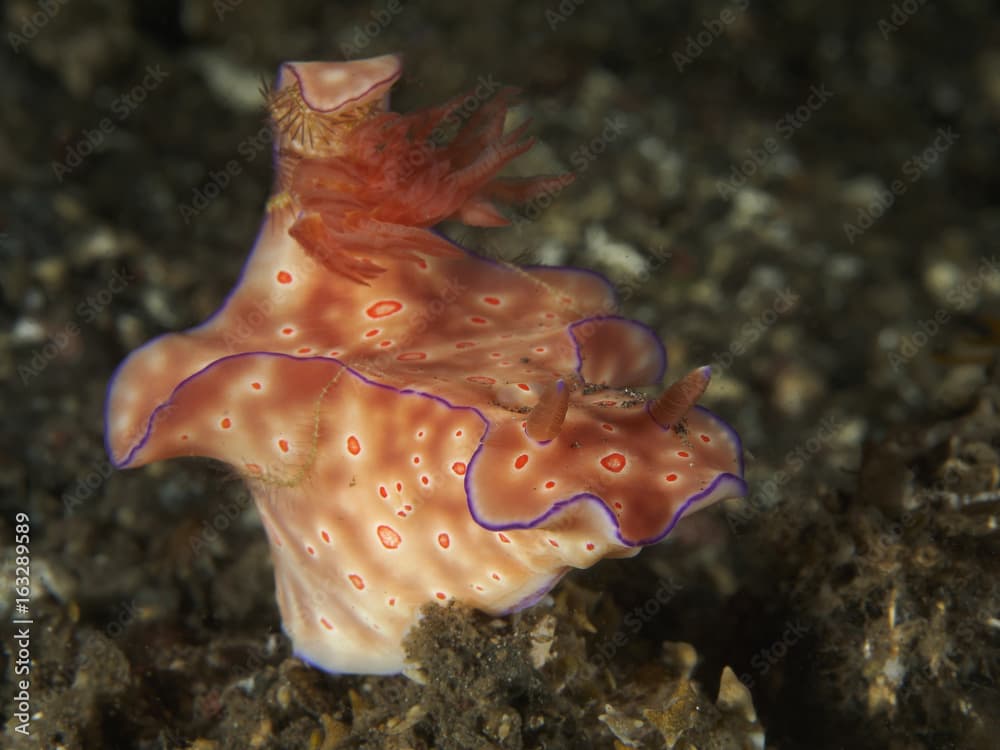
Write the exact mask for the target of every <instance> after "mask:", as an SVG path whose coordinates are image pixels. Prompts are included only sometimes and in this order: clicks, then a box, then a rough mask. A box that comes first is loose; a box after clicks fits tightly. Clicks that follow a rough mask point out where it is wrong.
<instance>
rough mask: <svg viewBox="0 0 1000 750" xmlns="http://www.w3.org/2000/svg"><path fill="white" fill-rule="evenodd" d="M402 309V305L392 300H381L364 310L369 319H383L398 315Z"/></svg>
mask: <svg viewBox="0 0 1000 750" xmlns="http://www.w3.org/2000/svg"><path fill="white" fill-rule="evenodd" d="M402 309H403V304H402V303H401V302H397V301H396V300H394V299H383V300H379V301H378V302H375V303H374V304H372V305H371V306H369V307H368V309H367V310H365V313H366V314H367V315H368V317H369V318H384V317H386V316H387V315H392V314H393V313H398V312H399V311H400V310H402Z"/></svg>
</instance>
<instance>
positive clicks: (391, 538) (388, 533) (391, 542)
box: [376, 525, 403, 549]
mask: <svg viewBox="0 0 1000 750" xmlns="http://www.w3.org/2000/svg"><path fill="white" fill-rule="evenodd" d="M376 533H377V534H378V540H379V541H380V542H382V546H383V547H385V548H386V549H396V548H397V547H398V546H399V545H400V544H401V543H402V542H403V537H401V536H400V535H399V533H398V532H397V531H396V530H395V529H394V528H392V527H391V526H385V525H382V526H379V527H378V529H376Z"/></svg>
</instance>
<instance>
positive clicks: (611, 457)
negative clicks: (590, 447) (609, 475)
mask: <svg viewBox="0 0 1000 750" xmlns="http://www.w3.org/2000/svg"><path fill="white" fill-rule="evenodd" d="M601 466H603V467H604V468H605V469H607V470H608V471H612V472H614V473H615V474H617V473H618V472H619V471H621V470H622V469H624V468H625V456H623V455H622V454H621V453H609V454H608V455H606V456H605V457H604V458H602V459H601Z"/></svg>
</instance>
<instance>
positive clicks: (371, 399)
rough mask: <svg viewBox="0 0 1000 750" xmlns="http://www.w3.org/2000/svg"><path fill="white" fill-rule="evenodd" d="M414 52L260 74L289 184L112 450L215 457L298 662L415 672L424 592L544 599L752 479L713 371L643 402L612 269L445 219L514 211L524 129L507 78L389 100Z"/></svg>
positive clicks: (649, 374)
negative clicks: (520, 246)
mask: <svg viewBox="0 0 1000 750" xmlns="http://www.w3.org/2000/svg"><path fill="white" fill-rule="evenodd" d="M400 65H401V63H400V59H399V58H398V57H396V56H392V55H389V56H382V57H377V58H373V59H369V60H360V61H353V62H342V63H315V62H308V63H287V64H285V65H283V66H282V67H281V69H280V73H279V76H278V79H277V83H276V85H275V87H274V88H273V89H272V90H271V91H269V92H268V93H267V103H268V106H269V111H270V117H271V120H272V123H273V127H274V138H275V165H276V177H275V187H274V194H273V197H272V198H271V199H270V201H269V203H268V209H267V214H266V217H265V220H264V224H263V227H262V229H261V231H260V235H259V237H258V239H257V242H256V246H255V247H254V249H253V252H252V253H251V255H250V258H249V259H248V261H247V263H246V266H245V267H244V270H243V272H242V275H241V277H240V279H239V282H238V283H237V286H236V288H235V290H234V291H233V292H232V293H231V295H230V296H229V298H228V299H227V300H226V301H225V302H224V304H223V305H222V307H221V308H220V309H219V310H218V311H217V312H216V313H215V314H214V315H213V316H212V317H211V318H210V319H209V320H208V321H207V322H205V323H203V324H202V325H200V326H198V327H196V328H194V329H192V330H190V331H186V332H183V333H174V334H167V335H164V336H162V337H160V338H158V339H156V340H154V341H152V342H150V343H148V344H146V345H145V346H143V347H142V348H140V349H139V350H137V351H135V352H133V353H132V354H131V355H130V356H129V357H128V358H127V359H126V360H125V362H124V363H123V364H122V365H121V366H120V367H119V369H118V371H117V372H116V374H115V376H114V378H113V379H112V382H111V384H110V386H109V391H108V400H107V414H106V429H107V435H106V440H107V450H108V453H109V455H110V457H111V459H112V461H113V463H114V464H115V466H117V467H121V468H124V467H136V466H141V465H143V464H148V463H150V462H152V461H158V460H160V459H165V458H170V457H174V456H207V457H211V458H214V459H218V460H220V461H224V462H226V463H228V464H230V465H231V466H233V467H235V469H236V471H237V472H238V473H239V474H240V475H241V476H242V477H243V478H244V479H245V481H246V483H247V485H248V486H249V487H250V489H251V492H252V494H253V497H254V500H255V503H256V506H257V508H258V510H259V512H260V517H261V519H262V522H263V525H264V527H265V530H266V532H267V535H268V538H269V541H270V547H271V554H272V559H273V562H274V569H275V579H276V586H277V599H278V605H279V608H280V610H281V618H282V623H283V626H284V630H285V632H286V633H287V634H288V635H289V636H290V637H291V639H292V642H293V645H294V649H295V652H296V654H297V655H299V656H300V657H301V658H303V659H304V660H306V661H308V662H310V663H312V664H314V665H316V666H318V667H320V668H322V669H325V670H327V671H330V672H337V673H341V672H350V673H370V674H390V673H396V672H400V671H402V670H403V668H404V661H405V655H404V650H403V646H402V642H403V638H404V636H405V634H406V632H407V630H408V629H409V628H410V627H411V626H412V625H413V624H414V623H415V622H416V620H417V619H418V612H419V609H420V608H421V607H422V606H423V605H424V604H426V603H427V602H439V603H442V604H443V603H446V602H448V601H451V600H457V601H461V602H463V603H465V604H467V605H469V606H471V607H474V608H478V609H480V610H484V611H486V612H489V613H495V614H501V613H507V612H512V611H515V610H517V609H519V608H523V607H526V606H529V605H531V604H532V603H534V602H536V601H537V600H538V599H539V598H540V597H541V596H543V595H544V594H545V593H546V592H547V591H548V590H549V589H551V588H552V587H553V586H554V585H555V584H556V582H557V581H558V580H559V579H560V577H561V576H562V575H563V574H564V573H565V572H566V571H567V570H568V569H569V568H586V567H588V566H590V565H593V564H594V563H595V562H597V561H598V560H600V559H601V558H604V557H626V556H631V555H633V554H635V553H637V552H638V550H639V549H640V548H641V547H642V546H644V545H648V544H652V543H655V542H657V541H660V540H661V539H663V538H664V537H665V536H666V535H667V534H668V533H669V532H670V530H671V529H672V528H673V527H674V525H675V524H676V523H677V522H678V520H679V519H680V518H681V517H682V516H683V515H685V514H686V513H689V512H691V511H693V510H696V509H699V508H704V507H706V506H708V505H709V504H711V503H713V502H715V501H718V500H721V499H724V498H732V497H742V496H744V495H745V494H746V485H745V483H744V480H743V459H742V448H741V446H740V442H739V438H738V437H737V435H736V434H735V432H734V431H733V430H732V429H731V428H730V427H729V426H728V425H726V424H725V423H724V422H723V421H722V420H720V419H719V418H718V417H716V416H715V415H713V414H712V413H710V412H709V411H707V410H706V409H704V408H702V407H700V406H698V405H697V404H696V403H695V402H696V401H697V400H698V398H699V397H700V396H701V394H702V392H703V391H704V390H705V387H706V386H707V385H708V380H709V375H710V373H709V371H708V368H701V369H698V370H695V371H694V372H692V373H690V374H689V375H687V376H685V377H683V378H681V379H680V380H679V381H677V382H676V383H675V384H674V385H672V386H670V387H668V388H667V389H666V390H665V391H664V392H663V394H662V395H661V396H660V397H659V398H656V399H652V400H650V399H647V398H645V397H643V396H642V395H641V394H639V393H638V392H637V391H635V390H632V388H633V387H638V386H646V385H653V384H657V383H659V382H660V381H661V379H662V378H663V375H664V370H665V367H666V353H665V351H664V348H663V346H662V344H661V343H660V341H659V339H658V338H657V337H656V336H655V335H654V334H653V333H652V332H651V331H650V330H649V329H648V328H646V327H644V326H643V325H641V324H639V323H637V322H634V321H630V320H627V319H624V318H622V317H619V316H617V315H615V314H613V312H614V311H615V309H616V300H615V296H614V293H613V289H612V288H611V286H610V285H609V284H608V282H607V281H605V280H604V279H603V278H602V277H600V276H598V275H597V274H595V273H592V272H589V271H583V270H578V269H571V268H554V267H530V268H522V267H515V266H513V265H509V264H505V263H501V262H497V261H494V260H489V259H486V258H482V257H479V256H477V255H475V254H473V253H471V252H469V251H467V250H465V249H463V248H461V247H459V246H458V245H455V244H453V243H452V242H450V241H449V240H447V239H446V238H445V237H444V236H442V235H440V234H438V233H436V232H435V231H433V229H432V227H433V226H434V225H435V224H437V223H438V222H440V221H442V220H444V219H452V220H458V221H461V222H464V223H466V224H468V225H476V226H499V225H502V224H504V223H506V220H505V219H504V216H503V214H502V213H500V211H499V210H498V209H497V207H496V204H497V203H498V202H499V203H517V202H523V201H526V200H530V199H531V198H532V197H533V196H535V195H537V194H539V192H540V191H545V190H551V189H552V188H553V186H557V185H558V186H561V185H563V184H566V182H567V178H566V177H565V176H560V177H541V178H532V179H522V180H515V179H504V178H499V177H497V172H498V171H499V170H500V169H501V168H502V167H503V166H504V165H505V164H506V163H507V162H509V161H510V160H511V159H513V158H514V157H516V156H517V155H519V154H521V153H523V152H524V151H525V150H526V149H528V148H530V146H531V144H532V142H531V140H530V139H528V138H526V137H525V135H524V132H523V128H518V129H515V130H513V131H512V132H505V131H504V119H505V116H506V113H507V109H508V106H509V104H510V100H511V95H512V92H511V91H510V90H507V89H502V90H499V91H497V92H496V93H495V94H494V95H493V96H492V97H489V98H486V99H485V100H482V101H480V100H478V99H463V98H461V97H459V98H458V99H455V100H453V101H451V102H449V103H447V104H445V105H443V106H440V107H437V108H433V109H429V110H426V111H422V112H417V113H412V114H408V115H400V114H396V113H393V112H390V111H389V110H388V106H387V105H388V92H389V89H390V88H391V86H392V85H393V84H394V83H395V82H396V80H397V79H398V78H399V76H400Z"/></svg>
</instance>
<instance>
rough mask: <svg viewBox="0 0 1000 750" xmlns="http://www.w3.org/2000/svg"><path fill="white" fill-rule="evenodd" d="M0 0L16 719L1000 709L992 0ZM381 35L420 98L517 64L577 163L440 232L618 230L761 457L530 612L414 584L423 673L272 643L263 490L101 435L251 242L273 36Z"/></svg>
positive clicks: (538, 123)
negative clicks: (313, 663)
mask: <svg viewBox="0 0 1000 750" xmlns="http://www.w3.org/2000/svg"><path fill="white" fill-rule="evenodd" d="M2 22H3V34H4V43H3V44H2V45H0V72H2V75H0V183H2V189H0V190H2V194H3V197H4V199H3V201H2V202H0V259H2V263H0V290H2V292H0V293H2V302H0V321H2V325H0V378H2V379H3V401H2V409H3V412H2V420H0V505H2V510H3V512H2V514H0V552H2V556H0V582H2V585H3V592H2V596H0V618H2V620H3V621H4V623H5V624H4V627H3V628H2V629H0V633H2V634H3V650H2V651H0V669H2V673H3V682H2V684H0V698H2V701H0V705H2V709H0V715H2V717H3V719H4V720H5V721H6V725H5V727H4V734H3V736H2V739H0V746H3V747H4V748H7V747H10V748H22V747H23V748H36V747H37V748H73V749H76V748H97V749H103V750H116V749H118V748H122V749H124V748H142V749H144V750H153V749H154V748H156V749H161V748H162V749H164V750H165V749H167V748H197V750H215V749H218V750H223V749H229V748H233V749H236V748H239V749H241V750H243V749H245V748H313V749H319V748H322V749H323V750H330V749H332V748H341V747H343V748H431V747H441V748H591V747H593V748H612V747H616V748H621V747H641V748H660V747H676V748H699V750H704V749H705V748H744V747H760V745H761V742H762V737H764V738H766V745H767V747H771V748H785V749H792V748H817V749H823V748H831V749H832V748H894V749H895V748H899V749H902V748H938V749H951V748H955V749H957V748H994V747H997V746H998V745H997V743H998V740H997V737H998V736H1000V692H998V685H997V680H998V676H1000V661H998V655H1000V584H998V581H997V571H998V567H1000V565H998V563H1000V557H998V554H1000V543H998V533H1000V532H998V529H997V514H998V511H1000V492H998V485H1000V474H998V471H1000V469H998V463H1000V462H998V450H1000V418H998V409H1000V380H998V377H997V368H996V355H997V351H998V345H1000V333H998V325H997V321H998V320H1000V318H998V317H996V316H997V315H1000V311H998V301H1000V274H998V273H997V268H998V266H997V265H996V264H997V263H998V261H1000V258H998V255H1000V243H998V240H1000V211H998V209H997V208H996V206H997V199H998V197H1000V179H998V177H997V174H998V172H997V164H998V162H1000V148H998V144H1000V140H998V132H1000V51H998V50H1000V46H998V43H1000V15H997V13H996V10H995V8H994V7H993V6H992V4H991V3H988V2H985V0H962V1H960V2H952V3H945V2H938V3H929V2H928V3H925V2H921V1H920V0H906V2H897V3H892V4H889V3H860V2H853V3H827V2H811V1H810V0H801V1H792V0H789V1H788V2H775V3H764V2H756V1H755V0H751V2H749V3H747V2H732V3H728V4H727V3H721V2H700V3H666V2H634V3H603V2H593V1H592V0H587V2H578V3H573V2H570V1H569V0H564V2H563V3H562V6H561V7H560V5H559V4H558V3H557V2H556V1H555V0H550V1H549V2H483V3H462V2H431V3H416V2H409V3H403V2H392V3H390V4H388V5H386V4H385V3H383V2H381V1H379V2H374V3H368V2H357V3H347V2H340V3H334V2H287V3H278V2H274V3H267V2H254V1H252V0H246V1H245V2H239V0H231V1H228V2H226V1H224V0H217V1H216V2H215V3H212V2H209V1H208V0H188V1H186V2H185V1H181V0H178V1H176V2H170V1H169V0H155V1H153V2H134V3H129V2H125V0H102V1H100V2H84V1H83V0H46V2H34V1H32V0H11V1H9V2H7V3H5V4H4V6H3V11H2ZM389 51H400V52H402V53H404V55H405V56H406V73H405V77H404V79H403V81H402V83H401V84H400V85H399V87H398V89H397V91H396V93H395V95H394V105H395V106H396V108H398V109H400V110H409V109H412V108H415V107H423V106H429V105H432V104H436V103H438V102H441V101H443V100H444V99H446V98H448V97H450V96H452V95H453V94H456V93H458V92H460V91H463V90H467V89H469V88H472V87H473V86H475V85H476V82H477V80H479V79H480V78H481V77H486V78H490V77H492V78H493V79H495V80H498V81H500V82H502V83H505V84H509V85H514V86H517V87H519V88H520V89H521V90H522V102H523V104H522V106H521V107H520V108H519V110H518V116H530V117H532V118H533V121H534V122H533V125H532V132H533V133H534V134H535V135H537V137H538V138H539V139H540V143H539V145H538V146H537V147H536V149H535V150H534V151H533V152H532V153H531V154H530V155H528V156H526V157H523V158H522V159H521V160H520V162H519V166H518V170H519V172H520V173H521V174H531V173H537V172H551V171H558V170H559V169H560V168H575V169H576V170H577V171H578V179H577V181H576V183H575V184H574V185H573V186H571V187H570V188H568V189H566V190H565V191H563V192H562V193H560V194H559V195H558V196H557V198H556V199H555V200H554V201H552V202H551V205H547V206H545V207H542V208H540V209H539V210H537V211H535V212H534V213H533V214H532V215H531V216H528V217H526V218H527V219H528V220H525V221H520V222H518V224H517V226H516V227H514V228H510V229H493V230H477V231H472V230H468V229H465V228H462V227H452V228H450V229H449V231H450V232H451V234H452V236H453V237H455V238H457V239H459V240H460V241H462V242H463V243H466V244H467V245H468V246H470V247H473V248H480V249H484V250H486V251H487V252H489V253H491V254H494V255H499V256H501V257H504V258H508V259H517V260H518V262H542V263H560V264H570V265H575V266H580V267H586V268H593V269H597V270H600V271H602V272H604V273H606V274H608V275H609V277H610V278H611V279H612V281H613V282H614V283H615V285H616V286H617V287H618V289H619V291H620V293H621V295H622V297H623V298H624V301H623V305H622V310H623V313H624V314H626V315H629V316H632V317H635V318H638V319H640V320H642V321H644V322H646V323H648V324H649V325H650V326H652V327H653V328H654V329H656V330H657V331H658V332H659V333H660V334H661V335H662V336H663V337H664V339H665V341H666V343H667V345H668V348H669V351H670V375H671V376H679V375H680V374H682V373H684V372H686V371H687V370H688V369H690V368H691V367H693V366H696V365H699V364H704V363H714V364H715V365H716V368H715V379H714V381H713V383H712V386H711V388H710V391H709V393H708V394H707V396H706V399H705V403H706V404H707V405H709V406H710V407H711V408H713V409H714V410H716V411H717V412H718V413H719V414H721V415H722V416H724V417H725V418H726V419H727V420H728V421H730V422H731V423H732V424H733V425H734V426H735V427H736V428H737V429H738V430H739V432H740V434H741V435H742V437H743V440H744V443H745V448H746V454H747V475H748V479H749V480H750V483H751V487H752V493H751V497H750V499H749V500H748V501H745V502H742V503H740V502H737V503H732V504H729V505H726V506H725V507H719V506H716V507H715V508H713V509H712V510H709V511H706V512H704V513H700V514H696V515H694V516H692V517H690V518H688V519H687V520H685V522H684V523H683V524H681V526H680V527H679V528H678V529H677V530H676V531H675V532H674V533H673V534H672V535H671V537H670V539H669V540H668V541H667V542H666V543H664V544H661V545H658V546H656V547H655V548H651V549H647V550H645V551H644V552H643V553H642V554H640V555H639V556H638V557H636V558H633V559H629V560H624V561H604V562H603V563H601V564H599V565H597V566H596V567H595V568H593V569H591V570H589V571H586V572H578V573H574V574H572V575H570V576H568V578H567V579H566V580H565V581H564V582H563V583H562V584H560V586H559V587H558V588H557V589H556V590H555V591H554V592H553V595H552V596H551V597H550V598H547V599H546V600H544V601H543V602H542V603H541V604H540V605H538V606H536V607H535V608H533V609H531V610H528V611H526V612H524V613H522V614H520V615H518V616H515V617H510V618H505V619H501V620H493V619H491V618H489V617H487V616H484V615H481V614H477V613H470V612H463V611H457V610H454V611H445V610H440V611H437V612H435V613H433V616H431V617H429V618H428V619H427V623H426V624H425V625H424V626H423V627H422V628H421V629H420V630H419V631H418V632H417V633H416V634H415V635H414V637H413V640H412V642H411V653H412V658H413V659H414V660H415V661H416V662H418V663H419V664H420V665H421V667H422V669H423V672H424V675H425V680H426V684H425V685H423V686H421V685H418V684H416V683H414V682H411V681H409V680H408V679H406V678H404V677H394V678H365V677H353V676H343V677H333V676H328V675H325V674H323V673H321V672H318V671H316V670H313V669H310V668H308V667H306V666H304V665H303V664H302V663H301V662H298V661H297V660H295V659H293V658H291V656H290V653H289V644H288V642H287V639H286V638H285V637H284V636H283V635H282V634H281V633H280V629H279V619H278V612H277V608H276V605H275V602H274V598H273V583H272V577H271V569H270V562H269V557H268V550H267V543H266V540H265V535H264V533H263V532H262V530H261V528H260V523H259V520H258V518H257V516H256V514H255V512H254V511H253V508H252V504H251V503H250V502H249V501H248V495H247V491H246V489H245V488H244V487H243V486H242V485H241V484H240V483H239V481H237V480H234V479H233V476H232V474H231V473H229V472H228V471H227V470H226V469H225V468H223V467H221V466H219V465H215V464H212V463H211V462H208V461H203V460H197V459H188V460H182V461H172V462H168V463H165V464H158V465H154V466H150V467H147V468H144V469H140V470H135V471H129V472H124V473H122V472H113V471H110V469H109V466H108V463H107V459H106V457H105V455H104V452H103V447H102V440H101V436H102V430H103V415H102V404H103V399H104V390H105V387H106V384H107V381H108V379H109V377H110V375H111V373H112V371H113V369H114V367H115V366H116V364H117V363H118V362H120V361H121V360H122V358H123V357H124V356H125V355H126V354H127V353H128V352H129V351H131V350H132V349H134V348H135V347H137V346H138V345H140V344H141V343H143V342H144V341H146V340H148V339H149V338H151V337H152V336H154V335H157V334H159V333H162V332H166V331H173V330H180V329H183V328H186V327H189V326H191V325H193V324H196V323H198V322H199V321H201V320H203V319H204V318H205V317H207V316H208V315H209V314H210V313H211V312H212V311H213V310H214V309H215V308H216V307H217V306H218V305H219V304H220V302H221V301H222V299H223V298H224V296H225V295H226V293H227V292H228V291H229V289H230V288H231V286H232V284H233V282H234V280H235V278H236V276H237V273H238V271H239V269H240V267H241V264H242V262H243V260H244V257H245V255H246V253H247V251H248V250H249V248H250V246H251V243H252V242H253V239H254V236H255V233H256V232H257V228H258V224H259V222H260V220H261V216H262V210H263V205H264V201H265V200H266V196H267V193H268V190H269V186H270V181H271V175H270V159H269V156H268V148H269V146H268V143H267V136H266V131H263V134H262V131H261V129H262V127H263V126H264V119H263V112H262V108H261V99H260V97H259V94H258V93H257V89H258V85H259V82H260V80H261V77H264V78H270V77H272V76H273V73H274V71H275V70H276V68H277V65H278V64H279V63H280V62H281V61H283V60H289V59H343V58H344V57H360V56H366V55H369V54H380V53H383V52H389ZM136 87H138V88H136ZM230 161H235V162H236V164H237V166H238V171H239V174H237V175H234V176H232V177H231V179H229V180H227V181H226V183H227V184H225V185H221V180H220V179H219V178H218V177H217V176H213V175H218V174H219V173H220V171H222V170H224V169H225V167H226V165H227V163H229V162H230ZM213 183H214V184H216V185H221V189H220V190H219V191H218V193H219V194H218V195H217V196H216V197H214V199H212V200H209V201H207V202H206V203H207V204H206V205H200V203H199V199H198V197H197V196H198V195H199V194H205V191H206V190H208V191H211V188H209V187H207V186H209V185H210V184H213ZM787 300H792V303H791V304H788V303H787V302H786V301H787ZM234 506H235V507H237V508H243V509H245V510H244V512H242V513H241V514H240V515H239V517H238V518H237V519H236V520H234V521H233V522H232V523H231V524H229V525H227V527H226V528H225V529H224V530H223V531H222V532H221V533H219V534H217V535H213V537H212V540H211V543H210V544H208V545H207V546H206V547H204V548H201V549H198V550H196V551H195V550H193V549H192V540H193V539H195V538H197V537H198V536H199V535H202V534H204V533H205V529H206V528H207V524H211V523H212V522H213V520H217V519H218V517H219V515H220V513H222V514H224V513H225V509H226V508H227V507H234ZM19 512H23V513H26V514H27V515H28V516H29V517H30V555H31V574H32V575H31V596H30V615H31V619H32V620H33V624H32V625H31V628H30V632H31V640H30V713H31V719H30V722H29V728H30V732H31V735H30V737H29V738H24V737H23V736H22V735H21V734H19V733H18V732H17V731H16V729H15V728H16V726H17V725H18V724H19V723H20V722H19V721H18V720H17V719H16V718H13V717H12V712H13V710H14V708H15V705H16V704H15V700H14V698H15V692H17V691H16V689H15V682H16V680H20V679H22V678H21V677H19V676H18V675H17V674H16V673H17V671H18V646H17V643H16V642H15V640H14V628H15V626H13V625H10V624H9V623H10V621H11V620H13V619H16V617H17V614H16V612H15V611H14V604H15V601H14V600H15V595H14V593H13V587H14V583H15V569H16V561H15V552H14V537H15V522H16V518H17V515H16V514H17V513H19ZM659 600H663V601H665V602H666V603H665V604H662V605H661V604H660V602H659ZM727 667H728V668H730V669H729V670H726V669H725V668H727ZM740 681H742V684H743V686H744V687H741V686H740Z"/></svg>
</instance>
